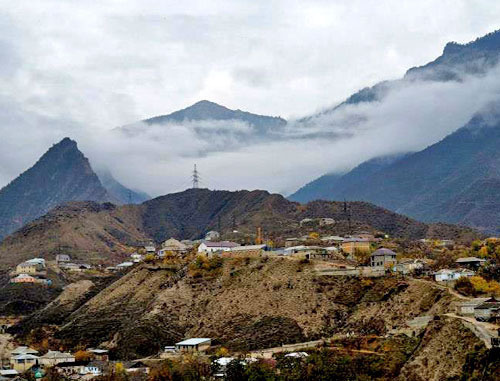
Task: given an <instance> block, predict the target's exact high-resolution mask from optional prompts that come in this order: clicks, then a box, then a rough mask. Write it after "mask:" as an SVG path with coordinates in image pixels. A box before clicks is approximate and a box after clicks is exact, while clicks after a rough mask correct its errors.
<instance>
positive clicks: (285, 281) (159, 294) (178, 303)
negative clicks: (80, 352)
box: [56, 258, 452, 358]
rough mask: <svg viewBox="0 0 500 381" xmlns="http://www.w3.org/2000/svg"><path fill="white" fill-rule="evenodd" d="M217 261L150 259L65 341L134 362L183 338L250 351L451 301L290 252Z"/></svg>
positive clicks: (82, 311) (376, 326)
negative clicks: (196, 265) (327, 267)
mask: <svg viewBox="0 0 500 381" xmlns="http://www.w3.org/2000/svg"><path fill="white" fill-rule="evenodd" d="M218 266H219V265H215V266H214V267H213V268H212V269H211V270H201V271H198V270H197V271H193V270H192V268H191V267H190V269H189V270H188V271H187V272H186V269H180V270H174V269H173V268H172V267H168V266H166V265H152V264H150V265H143V266H142V267H140V268H137V269H135V270H133V271H132V272H130V273H129V274H127V275H126V276H125V277H123V278H122V279H120V280H118V281H117V282H115V283H114V284H112V285H111V286H109V287H108V288H106V289H104V290H103V291H102V292H100V293H99V294H97V295H96V296H95V297H93V298H92V299H90V300H89V301H88V302H87V303H85V304H84V305H83V306H82V307H80V308H78V309H76V310H75V311H74V312H73V313H72V314H71V315H69V316H68V317H67V319H65V320H64V322H63V323H62V324H61V325H60V330H59V331H58V332H57V333H56V338H58V339H59V340H61V343H62V344H63V345H68V346H74V345H78V344H85V345H99V344H102V345H105V346H108V347H109V348H110V349H113V351H114V353H115V354H116V355H118V356H120V357H122V356H123V357H126V358H132V357H138V356H144V355H150V354H154V353H156V352H157V351H158V350H159V349H160V348H162V347H163V346H164V345H170V344H172V343H174V342H175V341H177V340H179V339H182V338H184V337H211V338H213V340H214V342H215V343H220V344H223V345H224V346H226V347H228V348H231V349H234V350H251V349H256V348H265V347H272V346H276V345H281V344H282V343H293V342H300V341H304V340H310V339H311V340H312V339H317V338H320V337H329V336H331V335H333V334H335V333H343V332H344V333H345V332H356V333H358V334H377V335H383V334H385V333H386V332H388V331H389V330H391V329H395V328H403V327H405V324H406V321H407V320H410V319H412V318H413V317H415V316H420V315H425V314H440V313H443V312H445V311H447V310H448V309H449V308H450V307H449V305H450V303H451V301H452V299H451V297H450V295H449V294H447V292H446V291H444V290H442V289H438V288H434V286H433V285H432V284H431V283H429V284H427V283H420V282H414V281H403V282H402V281H399V280H397V279H389V278H386V279H374V280H373V281H370V282H360V280H359V279H353V278H338V277H328V276H322V277H317V276H316V275H315V273H314V271H313V269H312V265H310V264H304V263H301V262H300V261H295V260H290V259H285V258H274V259H273V258H268V259H265V258H264V259H254V260H250V261H242V260H237V259H226V260H224V261H223V262H222V264H220V267H218ZM152 290H155V291H154V292H151V291H152Z"/></svg>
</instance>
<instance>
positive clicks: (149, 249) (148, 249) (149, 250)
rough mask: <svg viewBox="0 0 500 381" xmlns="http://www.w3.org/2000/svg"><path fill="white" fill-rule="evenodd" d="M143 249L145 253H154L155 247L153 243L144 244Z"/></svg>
mask: <svg viewBox="0 0 500 381" xmlns="http://www.w3.org/2000/svg"><path fill="white" fill-rule="evenodd" d="M144 251H146V254H156V247H154V246H153V245H146V246H144Z"/></svg>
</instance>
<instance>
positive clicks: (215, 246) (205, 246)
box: [198, 241, 239, 254]
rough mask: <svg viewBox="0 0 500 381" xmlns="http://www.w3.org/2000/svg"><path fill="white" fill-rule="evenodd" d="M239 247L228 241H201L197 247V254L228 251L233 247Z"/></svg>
mask: <svg viewBox="0 0 500 381" xmlns="http://www.w3.org/2000/svg"><path fill="white" fill-rule="evenodd" d="M238 246H239V245H238V244H237V243H235V242H230V241H220V242H213V241H203V242H202V243H201V244H200V246H198V253H205V254H210V253H216V252H220V251H230V250H231V249H232V248H234V247H238Z"/></svg>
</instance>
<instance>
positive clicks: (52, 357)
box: [39, 351, 75, 367]
mask: <svg viewBox="0 0 500 381" xmlns="http://www.w3.org/2000/svg"><path fill="white" fill-rule="evenodd" d="M39 362H40V365H43V366H46V367H50V366H54V365H56V364H59V363H61V362H62V363H71V362H75V356H73V355H72V354H71V353H63V352H59V351H48V352H47V353H46V354H44V355H43V356H40V360H39Z"/></svg>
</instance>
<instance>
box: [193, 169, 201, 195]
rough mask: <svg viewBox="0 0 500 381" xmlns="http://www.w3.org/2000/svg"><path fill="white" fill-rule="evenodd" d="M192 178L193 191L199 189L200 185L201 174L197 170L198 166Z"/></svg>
mask: <svg viewBox="0 0 500 381" xmlns="http://www.w3.org/2000/svg"><path fill="white" fill-rule="evenodd" d="M192 177H193V189H197V188H198V187H199V185H200V174H199V173H198V170H197V169H196V164H195V165H194V170H193V176H192Z"/></svg>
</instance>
